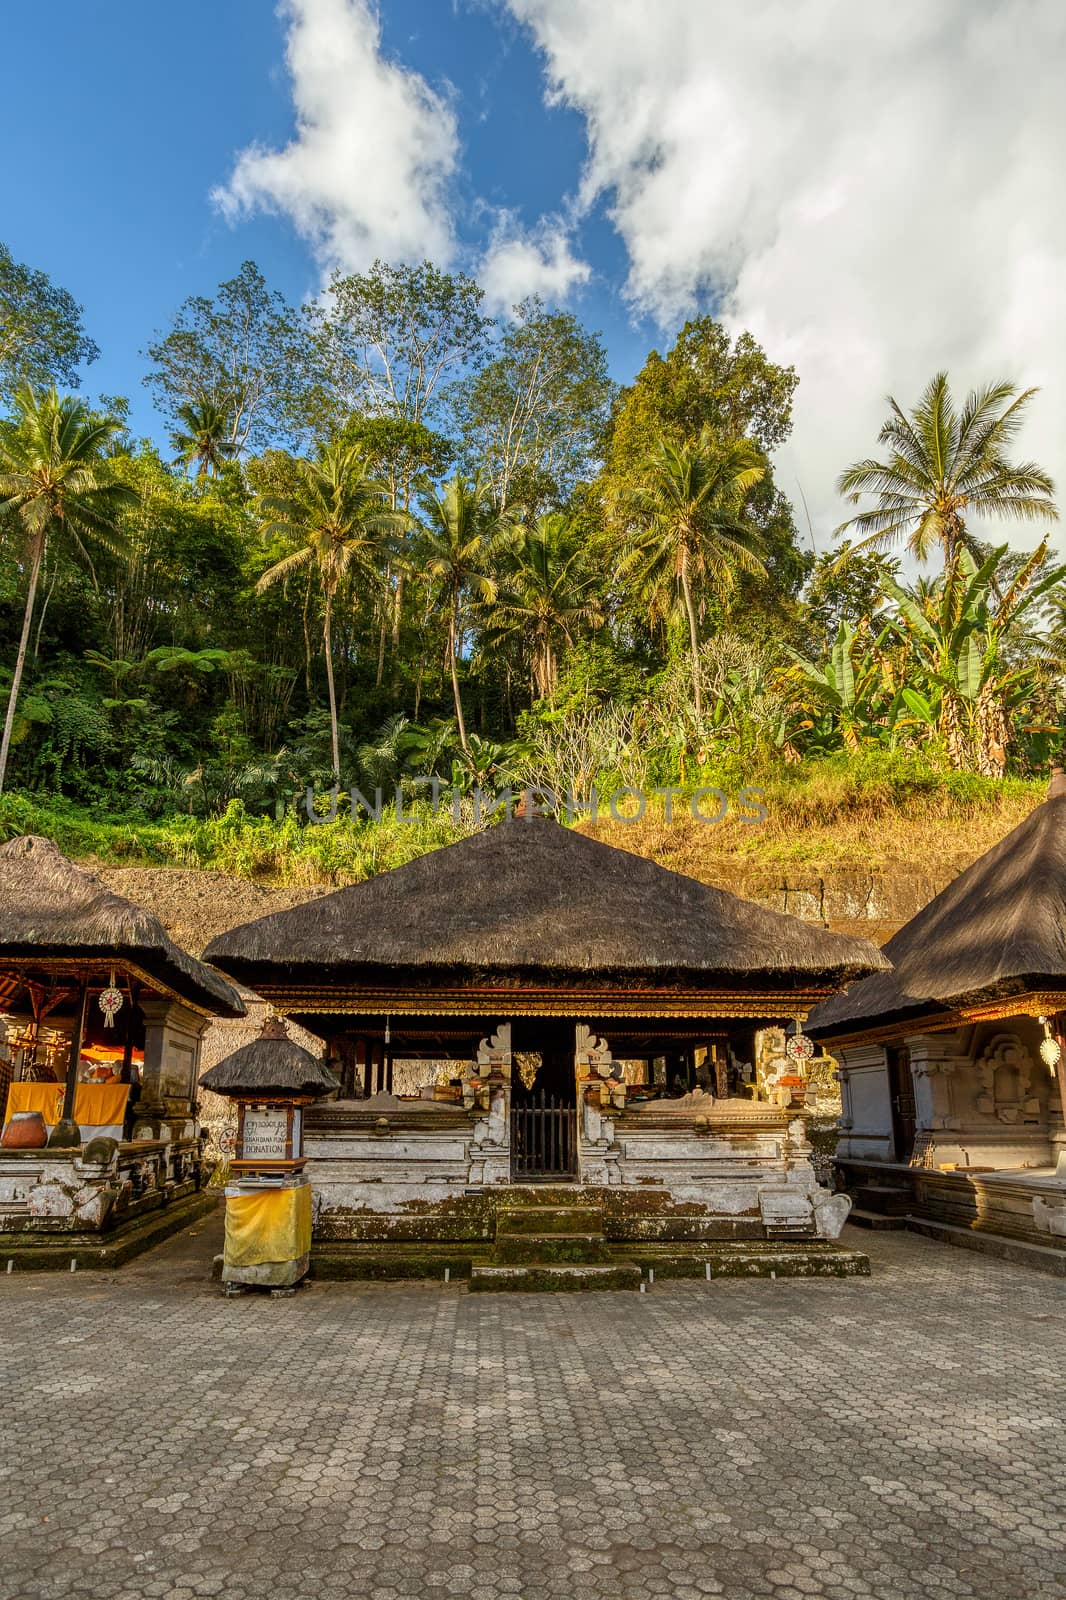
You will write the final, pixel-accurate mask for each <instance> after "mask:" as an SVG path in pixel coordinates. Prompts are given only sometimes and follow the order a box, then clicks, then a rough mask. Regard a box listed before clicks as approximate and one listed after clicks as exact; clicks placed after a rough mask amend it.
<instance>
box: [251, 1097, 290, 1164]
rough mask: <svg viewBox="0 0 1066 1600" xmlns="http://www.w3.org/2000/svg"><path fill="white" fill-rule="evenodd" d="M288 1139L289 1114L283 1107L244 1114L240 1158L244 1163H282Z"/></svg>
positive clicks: (285, 1154)
mask: <svg viewBox="0 0 1066 1600" xmlns="http://www.w3.org/2000/svg"><path fill="white" fill-rule="evenodd" d="M288 1137H289V1113H288V1111H287V1109H286V1108H285V1107H284V1106H278V1107H277V1108H276V1109H274V1108H271V1109H270V1110H262V1111H254V1110H253V1109H252V1108H251V1106H249V1107H248V1109H247V1110H246V1111H245V1113H244V1138H243V1140H242V1142H241V1156H242V1159H243V1160H245V1161H284V1160H285V1159H286V1156H287V1153H288V1152H287V1150H286V1145H287V1143H288Z"/></svg>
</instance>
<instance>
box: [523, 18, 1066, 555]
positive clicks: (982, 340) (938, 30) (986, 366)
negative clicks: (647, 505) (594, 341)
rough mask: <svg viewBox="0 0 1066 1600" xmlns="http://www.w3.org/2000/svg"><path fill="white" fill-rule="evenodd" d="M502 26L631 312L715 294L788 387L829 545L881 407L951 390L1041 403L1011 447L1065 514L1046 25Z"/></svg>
mask: <svg viewBox="0 0 1066 1600" xmlns="http://www.w3.org/2000/svg"><path fill="white" fill-rule="evenodd" d="M505 3H506V4H507V5H508V6H509V8H510V10H511V11H512V13H513V14H514V15H515V16H516V17H517V18H518V19H519V20H520V21H522V22H524V23H525V24H527V25H528V26H529V28H530V29H531V30H532V33H533V35H534V38H535V40H536V42H537V44H538V45H539V47H540V48H541V50H542V51H543V54H544V58H545V65H546V71H547V75H548V81H549V93H550V95H551V96H552V97H553V98H554V99H555V100H557V101H561V102H565V103H566V104H568V105H570V106H573V107H575V108H576V109H577V110H579V111H580V112H581V113H582V114H583V115H584V117H585V119H586V125H587V132H588V159H587V164H586V168H585V173H584V181H583V188H582V200H583V203H584V204H585V205H586V206H591V205H593V204H594V203H596V202H597V201H602V202H603V203H605V204H606V206H607V209H608V214H609V216H610V217H611V220H612V221H613V223H614V226H615V227H616V228H617V230H618V232H619V234H620V236H621V238H622V239H623V241H624V243H625V246H626V249H627V252H628V256H629V277H628V283H627V293H628V295H629V297H630V299H631V302H632V304H633V305H634V307H635V308H636V309H637V310H638V311H641V312H644V313H649V314H651V315H652V316H654V317H655V318H656V319H657V320H658V321H659V322H660V323H661V324H662V325H663V326H664V328H667V329H672V328H673V327H674V326H676V324H677V323H678V322H679V321H680V320H681V319H682V318H683V317H684V316H685V315H686V314H689V313H690V312H691V311H692V310H693V309H694V308H695V307H696V305H697V303H698V300H699V297H700V296H701V295H706V294H707V293H710V294H711V295H712V296H714V297H715V298H716V299H717V301H718V303H719V305H720V307H721V310H722V314H723V315H724V316H725V318H726V320H727V321H728V322H730V323H731V324H733V325H735V326H737V327H741V326H743V327H748V328H750V329H751V330H752V332H753V333H754V334H755V335H756V337H757V338H759V339H760V340H761V341H762V343H763V344H764V345H765V347H766V349H767V351H768V353H769V354H770V355H771V356H772V357H774V358H775V359H777V360H782V361H790V362H793V363H794V364H795V365H796V367H797V369H798V371H799V373H800V379H801V383H800V389H799V393H798V397H797V412H796V427H795V433H794V437H793V440H792V442H791V443H790V445H789V446H788V448H787V451H786V452H784V453H783V459H782V461H781V463H780V471H781V478H782V484H783V487H785V488H786V489H788V490H792V491H793V492H794V490H795V482H794V479H795V477H796V476H798V477H799V478H800V479H801V481H802V483H803V487H804V489H805V490H806V494H807V498H808V500H809V501H810V503H811V505H812V509H814V510H815V513H816V517H817V526H818V533H819V542H820V543H824V542H825V539H826V537H827V534H828V531H829V529H830V528H831V527H832V525H833V523H834V522H835V521H837V520H839V518H840V516H841V515H842V508H841V506H840V503H839V501H837V500H836V497H835V495H834V493H833V489H832V483H833V479H834V477H835V476H836V473H837V472H838V471H839V470H840V468H841V467H842V466H844V465H846V464H847V463H848V462H849V461H851V460H852V459H854V458H855V457H856V456H858V455H865V454H867V453H869V452H870V451H871V450H872V449H873V448H874V446H875V441H876V433H877V429H878V426H879V424H880V422H881V420H882V418H883V415H884V411H885V407H884V398H883V397H884V395H885V394H886V392H892V393H893V394H895V395H896V396H897V398H898V399H900V400H901V401H902V402H904V403H911V402H913V401H914V400H916V399H917V396H918V393H919V391H920V390H921V388H922V387H923V386H924V384H925V382H926V381H927V380H928V378H929V377H930V376H931V375H932V373H933V372H934V371H936V370H937V369H939V368H941V367H945V368H947V370H948V371H949V373H950V374H951V377H952V381H953V383H954V385H955V387H956V389H957V390H959V391H961V390H963V389H964V388H966V387H968V386H969V385H971V384H973V383H977V382H984V381H987V380H989V379H992V378H999V377H1002V376H1007V377H1010V378H1012V379H1015V380H1018V381H1021V382H1024V383H1026V384H1030V383H1036V384H1039V385H1041V386H1042V387H1043V393H1042V394H1041V395H1040V396H1038V398H1037V400H1036V402H1035V403H1034V406H1033V409H1032V413H1031V420H1030V422H1029V424H1028V425H1027V429H1026V433H1025V436H1024V440H1023V448H1024V449H1025V450H1026V451H1027V453H1029V454H1031V455H1033V456H1035V457H1036V458H1037V459H1039V460H1041V461H1042V463H1043V464H1045V465H1046V466H1047V467H1048V468H1049V469H1050V470H1051V471H1052V472H1055V473H1056V475H1057V477H1058V479H1059V481H1060V484H1062V486H1063V498H1064V499H1066V483H1063V480H1064V479H1066V459H1064V456H1066V377H1064V374H1063V370H1062V356H1063V351H1064V349H1066V203H1064V196H1063V188H1062V179H1061V159H1062V151H1063V149H1066V97H1064V96H1063V95H1062V90H1061V62H1062V59H1063V50H1064V46H1066V6H1063V5H1062V4H1061V3H1060V0H1001V3H998V4H993V3H989V0H980V3H975V0H938V3H937V4H935V5H933V4H929V0H894V3H893V4H892V5H880V4H875V3H872V0H871V3H869V4H858V5H857V4H855V3H854V0H748V3H747V4H745V5H743V6H737V5H734V4H732V3H730V0H720V3H712V0H611V3H610V4H609V5H607V4H604V3H603V0H505ZM1013 537H1014V538H1015V539H1016V540H1018V541H1020V542H1025V541H1026V540H1028V541H1029V542H1031V540H1032V531H1031V530H1023V531H1021V532H1019V531H1018V530H1015V531H1014V533H1013Z"/></svg>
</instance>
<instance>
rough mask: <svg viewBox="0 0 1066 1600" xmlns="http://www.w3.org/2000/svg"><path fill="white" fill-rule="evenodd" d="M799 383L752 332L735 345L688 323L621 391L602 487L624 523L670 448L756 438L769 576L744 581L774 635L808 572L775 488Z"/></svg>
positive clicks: (698, 322)
mask: <svg viewBox="0 0 1066 1600" xmlns="http://www.w3.org/2000/svg"><path fill="white" fill-rule="evenodd" d="M797 381H798V380H797V377H796V374H795V372H794V371H793V369H792V368H791V367H782V366H778V365H777V364H776V363H775V362H773V361H771V360H770V359H769V357H768V356H767V355H766V353H765V351H764V350H763V349H762V348H761V346H760V345H759V344H758V343H757V342H756V340H755V339H753V338H752V336H751V334H750V333H741V334H740V335H738V337H737V338H736V339H735V340H733V339H731V338H730V336H729V334H728V333H727V332H726V330H725V329H724V328H723V327H722V326H721V324H720V323H717V322H715V321H714V320H713V319H712V318H711V317H697V318H695V319H693V320H692V321H691V322H687V323H686V324H685V326H684V327H683V328H682V330H681V332H680V334H679V335H678V338H677V341H676V343H675V344H674V346H673V347H672V348H671V349H670V350H669V351H668V352H667V354H666V355H665V356H661V355H659V353H658V352H657V351H654V350H653V351H652V353H651V354H650V355H649V357H648V359H647V361H646V362H645V363H644V366H643V367H642V369H641V371H640V372H639V373H638V374H637V377H636V378H635V379H634V381H633V383H632V385H631V386H630V387H629V388H627V389H623V390H622V392H621V394H620V396H619V399H618V402H617V404H616V405H615V408H614V411H613V414H612V417H611V421H610V425H609V428H608V437H607V451H606V458H605V462H604V468H603V471H602V473H601V474H600V477H599V480H598V489H599V494H600V499H601V501H602V503H603V506H604V509H605V511H606V513H607V517H608V520H609V521H613V522H618V521H621V522H623V523H624V522H625V520H626V518H627V516H628V514H629V512H628V505H629V500H630V496H631V495H632V494H633V493H634V492H635V491H637V490H639V489H640V487H641V484H642V481H643V477H644V470H645V464H646V462H647V461H648V458H649V456H651V455H652V454H654V453H655V452H657V451H658V449H659V446H660V443H661V442H662V441H663V440H669V441H671V442H672V443H674V444H675V445H679V446H685V447H695V446H696V445H697V444H698V442H699V440H700V438H701V436H703V435H704V434H705V433H706V435H707V436H709V437H712V438H713V439H715V440H717V442H718V444H719V445H723V446H726V445H729V444H730V443H732V442H733V441H735V440H738V439H750V440H752V441H754V443H755V444H756V445H757V446H758V448H759V450H760V451H761V453H762V458H763V459H762V465H763V474H762V477H761V479H760V480H759V482H758V484H757V485H756V486H755V488H754V489H753V491H751V492H750V493H749V494H748V495H747V496H746V497H745V505H744V520H745V522H746V523H747V524H748V525H749V526H750V528H751V530H752V532H753V534H754V536H755V538H756V541H757V543H758V546H759V551H760V556H761V559H762V562H763V566H764V568H765V571H764V572H762V573H760V574H759V575H758V582H755V581H753V580H752V579H751V578H749V579H747V580H744V579H742V589H743V591H744V600H745V604H746V606H747V607H748V609H749V611H750V613H751V620H752V621H755V620H758V619H761V621H762V623H763V625H764V626H767V625H768V626H770V627H772V628H774V629H777V628H778V627H780V626H781V624H782V621H783V619H784V617H786V616H787V614H788V611H789V609H790V602H791V598H792V597H793V596H794V595H795V594H797V593H798V590H799V588H800V586H801V584H802V582H803V579H804V577H805V576H806V573H807V571H808V569H809V566H810V560H809V558H808V557H805V556H804V554H803V552H802V551H801V549H800V547H799V542H798V537H797V531H796V524H795V518H794V516H793V512H792V507H791V505H790V504H789V501H788V499H787V498H786V496H785V495H784V494H783V493H782V492H781V490H780V489H779V488H778V487H777V486H776V485H775V483H774V477H773V469H772V466H771V464H770V461H769V452H770V451H772V450H774V449H776V448H777V446H778V445H780V444H781V443H783V442H784V440H786V439H787V438H788V436H789V433H790V432H791V429H792V402H793V396H794V394H795V390H796V385H797Z"/></svg>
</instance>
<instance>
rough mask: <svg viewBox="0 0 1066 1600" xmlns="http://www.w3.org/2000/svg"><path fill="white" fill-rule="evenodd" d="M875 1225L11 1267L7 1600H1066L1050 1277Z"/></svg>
mask: <svg viewBox="0 0 1066 1600" xmlns="http://www.w3.org/2000/svg"><path fill="white" fill-rule="evenodd" d="M863 1245H864V1247H866V1248H867V1249H868V1251H869V1253H870V1255H871V1257H872V1260H873V1275H872V1276H871V1277H870V1278H866V1279H863V1278H855V1279H818V1280H803V1279H799V1280H797V1279H792V1280H788V1281H778V1282H774V1281H767V1280H765V1279H753V1280H747V1279H741V1280H735V1279H733V1280H721V1279H720V1280H715V1281H712V1282H710V1283H707V1282H705V1281H698V1280H679V1281H671V1282H666V1283H663V1284H656V1286H655V1287H654V1289H653V1290H652V1291H651V1292H649V1293H647V1294H645V1295H641V1296H636V1295H633V1296H626V1295H588V1296H585V1295H575V1294H572V1293H566V1294H540V1295H526V1294H521V1293H515V1294H510V1295H507V1296H504V1297H493V1296H482V1295H470V1294H468V1293H467V1292H466V1291H465V1289H460V1288H458V1287H457V1286H455V1285H451V1286H444V1285H425V1284H418V1285H405V1284H401V1283H395V1284H375V1283H363V1282H342V1281H328V1282H316V1283H312V1284H310V1285H309V1286H307V1287H306V1288H304V1289H301V1290H300V1292H299V1293H298V1294H297V1295H296V1296H295V1297H294V1298H292V1299H291V1300H287V1301H283V1302H275V1301H271V1300H269V1299H259V1298H256V1297H252V1296H248V1297H243V1298H241V1299H238V1300H225V1299H224V1298H223V1297H222V1295H221V1293H220V1291H219V1289H218V1287H217V1285H214V1284H212V1283H211V1281H210V1279H209V1277H208V1275H207V1270H206V1268H205V1269H204V1270H202V1271H201V1270H200V1268H199V1267H198V1266H197V1259H198V1258H197V1257H196V1254H195V1251H194V1250H193V1248H192V1244H191V1242H190V1241H188V1240H185V1241H183V1240H182V1239H181V1238H177V1239H174V1240H172V1241H170V1242H169V1243H168V1244H166V1245H164V1246H162V1247H160V1249H159V1250H158V1251H157V1252H155V1253H154V1254H153V1255H151V1256H149V1257H143V1258H141V1259H140V1260H139V1261H138V1262H137V1263H135V1264H133V1265H131V1266H127V1267H124V1268H122V1269H121V1270H119V1271H117V1272H115V1273H112V1274H104V1273H101V1274H94V1275H93V1276H92V1277H91V1278H90V1277H88V1276H85V1277H82V1276H79V1275H76V1274H75V1275H71V1276H69V1278H62V1279H60V1278H58V1277H54V1276H52V1275H50V1274H43V1273H42V1274H29V1273H27V1274H22V1275H16V1274H12V1275H11V1276H10V1277H9V1278H5V1279H2V1280H0V1394H2V1397H3V1400H2V1405H0V1445H2V1449H0V1600H72V1597H78V1600H80V1597H84V1600H133V1597H134V1596H136V1600H212V1597H213V1596H215V1595H224V1596H225V1597H226V1600H290V1597H291V1600H356V1597H359V1600H362V1597H367V1600H407V1597H408V1596H410V1597H412V1600H414V1597H422V1596H432V1595H438V1596H440V1597H441V1600H446V1597H449V1596H452V1595H462V1596H472V1597H474V1600H511V1597H513V1600H584V1597H588V1600H596V1597H598V1596H601V1595H602V1596H612V1597H614V1596H620V1597H621V1600H656V1597H660V1596H662V1597H668V1600H700V1597H704V1596H714V1595H723V1596H726V1597H728V1600H755V1597H758V1600H919V1597H920V1600H926V1597H939V1596H942V1597H945V1600H947V1597H955V1596H958V1597H960V1600H966V1597H973V1600H1019V1597H1021V1596H1025V1597H1026V1600H1044V1597H1045V1596H1046V1597H1047V1600H1052V1597H1059V1600H1061V1597H1062V1596H1063V1595H1066V1556H1064V1550H1066V1497H1064V1496H1063V1493H1062V1489H1061V1483H1062V1467H1061V1457H1062V1450H1061V1440H1062V1437H1063V1428H1064V1426H1066V1361H1064V1353H1066V1282H1059V1281H1058V1280H1056V1279H1052V1278H1048V1277H1045V1276H1044V1275H1042V1274H1037V1273H1034V1272H1032V1271H1031V1270H1030V1269H1028V1268H1026V1267H1022V1266H1018V1265H1014V1264H1011V1263H1007V1262H1000V1261H996V1260H992V1259H990V1258H988V1257H984V1256H979V1255H976V1254H972V1255H971V1254H970V1253H969V1252H963V1251H959V1250H954V1249H951V1248H950V1247H948V1246H944V1245H940V1244H937V1243H934V1242H932V1241H930V1240H926V1239H922V1238H919V1237H917V1236H915V1235H913V1234H905V1233H901V1234H894V1233H886V1234H876V1235H871V1236H864V1237H863ZM183 1252H184V1253H183ZM208 1260H209V1257H208Z"/></svg>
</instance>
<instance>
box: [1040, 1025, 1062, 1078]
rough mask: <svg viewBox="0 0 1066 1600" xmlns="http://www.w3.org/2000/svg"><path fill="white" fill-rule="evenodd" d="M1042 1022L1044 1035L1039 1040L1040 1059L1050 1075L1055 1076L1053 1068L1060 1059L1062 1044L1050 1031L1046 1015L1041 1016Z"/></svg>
mask: <svg viewBox="0 0 1066 1600" xmlns="http://www.w3.org/2000/svg"><path fill="white" fill-rule="evenodd" d="M1040 1021H1041V1022H1042V1023H1043V1024H1044V1037H1043V1039H1041V1041H1040V1059H1041V1061H1042V1062H1043V1063H1044V1065H1045V1067H1047V1069H1048V1071H1049V1072H1050V1073H1051V1076H1052V1077H1054V1076H1055V1069H1056V1068H1057V1066H1058V1064H1059V1062H1060V1061H1061V1059H1062V1046H1061V1044H1060V1043H1059V1041H1058V1040H1057V1039H1056V1038H1055V1036H1054V1034H1053V1033H1052V1031H1051V1023H1050V1022H1049V1021H1048V1019H1047V1017H1041V1018H1040Z"/></svg>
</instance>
